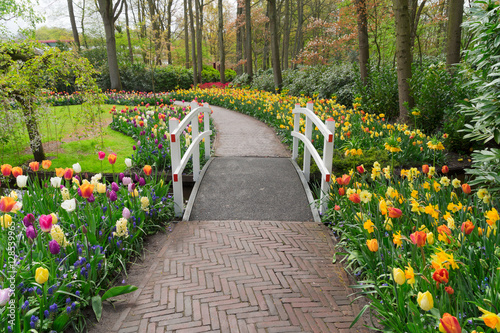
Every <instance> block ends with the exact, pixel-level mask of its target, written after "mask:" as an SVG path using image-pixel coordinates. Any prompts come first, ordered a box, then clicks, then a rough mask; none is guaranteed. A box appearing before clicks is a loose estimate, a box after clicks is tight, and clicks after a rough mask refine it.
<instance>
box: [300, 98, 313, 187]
mask: <svg viewBox="0 0 500 333" xmlns="http://www.w3.org/2000/svg"><path fill="white" fill-rule="evenodd" d="M307 109H308V110H311V111H313V110H314V103H313V102H307ZM304 135H305V136H306V138H307V139H308V140H309V141H311V137H312V121H311V119H310V118H309V117H306V130H305V133H304ZM303 172H304V177H305V178H306V180H307V181H309V178H310V174H311V152H310V151H309V150H308V149H304V167H303Z"/></svg>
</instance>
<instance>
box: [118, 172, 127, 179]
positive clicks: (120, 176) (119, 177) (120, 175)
mask: <svg viewBox="0 0 500 333" xmlns="http://www.w3.org/2000/svg"><path fill="white" fill-rule="evenodd" d="M124 177H125V174H124V173H123V172H120V174H119V175H118V179H119V180H120V181H122V179H123V178H124Z"/></svg>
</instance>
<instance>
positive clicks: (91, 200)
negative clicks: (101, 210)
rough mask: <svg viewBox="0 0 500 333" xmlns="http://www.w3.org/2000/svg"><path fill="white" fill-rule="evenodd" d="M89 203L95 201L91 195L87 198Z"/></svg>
mask: <svg viewBox="0 0 500 333" xmlns="http://www.w3.org/2000/svg"><path fill="white" fill-rule="evenodd" d="M87 201H88V202H89V203H93V202H94V201H95V198H94V194H91V195H90V197H88V198H87Z"/></svg>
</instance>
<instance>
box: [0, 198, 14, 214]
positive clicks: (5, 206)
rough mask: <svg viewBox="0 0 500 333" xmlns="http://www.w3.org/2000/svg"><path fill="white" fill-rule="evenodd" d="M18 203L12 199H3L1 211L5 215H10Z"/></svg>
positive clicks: (0, 205)
mask: <svg viewBox="0 0 500 333" xmlns="http://www.w3.org/2000/svg"><path fill="white" fill-rule="evenodd" d="M16 203H17V202H16V200H14V199H13V198H11V197H3V198H2V199H1V200H0V211H2V212H3V213H8V212H10V211H11V210H12V208H14V206H15V205H16Z"/></svg>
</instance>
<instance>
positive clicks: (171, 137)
mask: <svg viewBox="0 0 500 333" xmlns="http://www.w3.org/2000/svg"><path fill="white" fill-rule="evenodd" d="M170 139H171V141H172V142H175V134H172V135H170Z"/></svg>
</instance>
